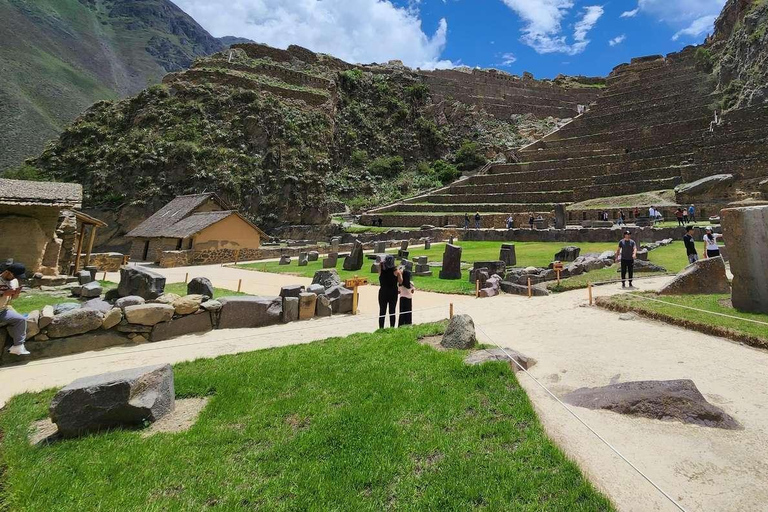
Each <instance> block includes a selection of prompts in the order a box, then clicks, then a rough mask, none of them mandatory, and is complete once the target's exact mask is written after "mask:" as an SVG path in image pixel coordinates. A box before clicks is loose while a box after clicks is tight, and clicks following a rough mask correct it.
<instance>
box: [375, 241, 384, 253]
mask: <svg viewBox="0 0 768 512" xmlns="http://www.w3.org/2000/svg"><path fill="white" fill-rule="evenodd" d="M373 252H374V253H376V254H384V253H385V252H387V243H386V242H374V243H373Z"/></svg>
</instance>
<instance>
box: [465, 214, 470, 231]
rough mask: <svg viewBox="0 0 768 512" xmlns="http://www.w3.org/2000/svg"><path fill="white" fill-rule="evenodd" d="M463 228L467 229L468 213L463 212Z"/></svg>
mask: <svg viewBox="0 0 768 512" xmlns="http://www.w3.org/2000/svg"><path fill="white" fill-rule="evenodd" d="M464 229H465V230H466V229H469V214H468V213H465V214H464Z"/></svg>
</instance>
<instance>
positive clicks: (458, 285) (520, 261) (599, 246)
mask: <svg viewBox="0 0 768 512" xmlns="http://www.w3.org/2000/svg"><path fill="white" fill-rule="evenodd" d="M502 243H503V242H457V245H459V246H461V247H462V257H461V259H462V261H464V262H467V263H473V262H475V261H496V260H498V259H499V249H500V248H501V244H502ZM514 244H515V251H516V254H517V266H518V267H529V266H534V267H546V266H547V265H549V264H550V263H551V262H552V258H553V257H554V255H555V253H557V252H558V251H559V250H560V249H562V248H563V247H565V246H566V245H569V244H567V243H560V242H514ZM575 245H578V246H579V247H581V251H582V253H589V252H603V251H606V250H613V249H614V248H615V247H616V244H614V243H612V242H611V243H602V242H600V243H578V244H575ZM444 250H445V246H444V245H442V244H435V245H433V246H432V249H430V250H428V251H425V250H424V249H415V248H414V249H412V250H411V251H410V255H409V258H410V259H411V260H413V259H414V258H416V257H417V256H427V257H429V261H437V262H442V261H443V252H444ZM388 252H391V253H396V252H397V250H396V249H389V250H388ZM321 259H322V258H321ZM372 263H373V261H372V260H368V259H366V260H365V261H364V263H363V268H362V269H360V270H359V271H355V272H352V271H347V270H344V269H343V268H342V267H343V265H344V261H343V260H342V259H341V258H339V261H338V263H337V265H336V270H337V271H338V272H339V275H340V276H341V278H342V279H349V278H351V277H354V276H355V275H359V276H363V277H366V276H367V277H369V279H370V281H371V283H372V284H378V276H377V275H376V274H371V273H370V270H371V264H372ZM238 268H244V269H249V270H258V271H264V272H271V273H276V274H292V275H297V276H302V277H313V276H314V275H315V272H316V271H317V270H321V269H322V268H323V263H322V261H314V262H309V264H308V265H307V266H306V267H299V262H298V258H292V261H291V264H290V265H279V264H278V262H276V261H273V262H269V263H248V264H244V265H238ZM432 270H433V275H432V277H415V278H414V284H415V285H416V288H417V289H419V290H423V291H429V292H437V293H456V294H463V295H474V293H475V285H474V284H472V283H470V282H469V270H464V271H462V278H461V279H457V280H445V279H440V278H439V277H438V274H439V270H440V269H439V267H433V268H432Z"/></svg>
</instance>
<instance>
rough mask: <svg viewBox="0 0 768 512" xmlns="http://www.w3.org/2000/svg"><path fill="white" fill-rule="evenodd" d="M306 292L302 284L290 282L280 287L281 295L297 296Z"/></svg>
mask: <svg viewBox="0 0 768 512" xmlns="http://www.w3.org/2000/svg"><path fill="white" fill-rule="evenodd" d="M302 293H304V286H302V285H300V284H290V285H287V286H283V287H282V288H280V296H281V297H283V298H285V297H297V298H298V296H299V295H301V294H302Z"/></svg>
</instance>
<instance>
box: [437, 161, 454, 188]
mask: <svg viewBox="0 0 768 512" xmlns="http://www.w3.org/2000/svg"><path fill="white" fill-rule="evenodd" d="M432 169H434V172H435V175H436V177H437V179H438V180H440V183H442V184H443V185H447V184H448V183H452V182H454V181H456V180H457V179H459V176H461V173H460V172H459V170H458V169H457V168H456V166H455V165H451V164H449V163H448V162H446V161H445V160H437V161H435V163H433V164H432Z"/></svg>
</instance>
